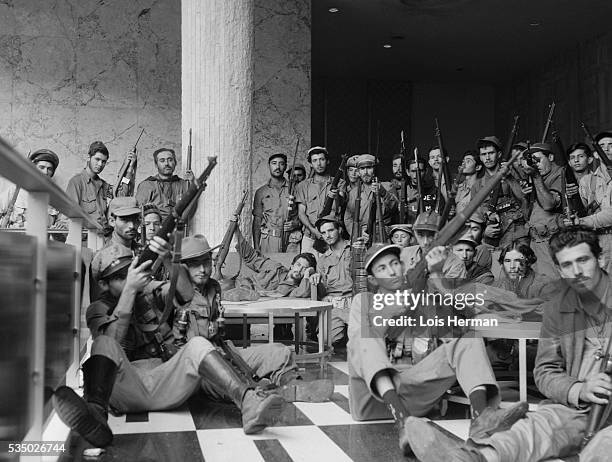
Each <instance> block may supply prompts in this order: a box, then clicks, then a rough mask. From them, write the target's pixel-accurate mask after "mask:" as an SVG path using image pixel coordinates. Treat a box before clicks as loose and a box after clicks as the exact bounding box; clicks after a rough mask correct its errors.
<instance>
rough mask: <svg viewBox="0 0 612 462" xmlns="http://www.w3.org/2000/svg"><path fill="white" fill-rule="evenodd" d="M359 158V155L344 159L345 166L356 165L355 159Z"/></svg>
mask: <svg viewBox="0 0 612 462" xmlns="http://www.w3.org/2000/svg"><path fill="white" fill-rule="evenodd" d="M358 160H359V156H351V157H349V158H348V160H347V161H346V166H347V167H357V161H358Z"/></svg>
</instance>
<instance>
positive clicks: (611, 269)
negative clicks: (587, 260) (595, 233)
mask: <svg viewBox="0 0 612 462" xmlns="http://www.w3.org/2000/svg"><path fill="white" fill-rule="evenodd" d="M599 245H600V246H601V253H602V255H603V257H604V265H605V266H604V269H605V270H606V271H607V272H608V274H612V234H601V235H600V236H599Z"/></svg>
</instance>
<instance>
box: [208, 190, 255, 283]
mask: <svg viewBox="0 0 612 462" xmlns="http://www.w3.org/2000/svg"><path fill="white" fill-rule="evenodd" d="M246 199H247V191H246V190H245V191H244V192H243V193H242V199H241V200H240V202H239V203H238V206H237V207H236V210H235V211H234V214H233V215H232V217H231V218H230V221H229V224H228V225H227V230H226V231H225V235H224V236H223V240H222V241H221V246H220V248H219V252H218V253H217V261H216V262H215V274H214V276H213V278H214V279H216V280H217V281H219V282H221V281H222V280H224V279H225V278H224V277H223V274H222V273H221V268H222V267H223V264H224V263H225V259H226V258H227V254H228V253H229V250H230V244H231V243H232V239H233V238H234V233H235V232H236V228H237V227H238V219H239V218H240V215H241V214H242V209H243V208H244V204H245V203H246ZM234 277H235V276H234Z"/></svg>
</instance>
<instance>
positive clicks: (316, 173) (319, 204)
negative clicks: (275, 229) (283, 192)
mask: <svg viewBox="0 0 612 462" xmlns="http://www.w3.org/2000/svg"><path fill="white" fill-rule="evenodd" d="M308 163H309V164H310V167H311V169H312V176H311V177H310V178H307V179H306V180H304V181H302V182H301V183H300V184H299V185H297V187H296V188H295V197H294V198H290V199H291V200H294V201H295V203H296V204H297V206H298V216H299V218H300V221H301V222H302V224H303V225H304V237H303V238H302V252H313V248H312V246H313V244H314V242H315V240H316V239H319V238H321V233H319V231H318V230H317V228H316V227H315V223H316V222H317V219H318V218H319V215H320V212H321V210H323V206H324V205H325V198H326V197H331V198H332V199H334V201H336V199H337V198H338V197H339V195H338V190H337V189H331V183H332V179H333V178H332V177H331V176H330V175H329V171H328V170H329V154H328V153H327V149H325V148H324V147H321V146H315V147H313V148H310V149H309V150H308ZM335 205H336V206H337V204H335ZM335 209H336V207H332V210H335Z"/></svg>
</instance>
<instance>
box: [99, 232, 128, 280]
mask: <svg viewBox="0 0 612 462" xmlns="http://www.w3.org/2000/svg"><path fill="white" fill-rule="evenodd" d="M122 257H130V261H131V259H132V258H133V254H132V251H131V250H130V249H128V248H127V247H126V246H124V245H121V244H119V243H118V242H113V241H111V243H110V244H109V245H107V246H106V247H104V248H102V249H100V250H99V251H98V252H96V254H95V255H94V257H93V260H92V261H91V274H92V276H93V277H94V279H101V278H102V274H103V273H104V271H105V270H106V269H107V267H108V266H109V265H110V264H111V263H113V262H114V261H115V260H118V259H120V258H122ZM128 264H129V263H128ZM114 271H115V270H114ZM114 271H113V272H114ZM116 271H118V269H116ZM110 274H112V273H110ZM107 276H108V274H107ZM104 277H106V276H104Z"/></svg>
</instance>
